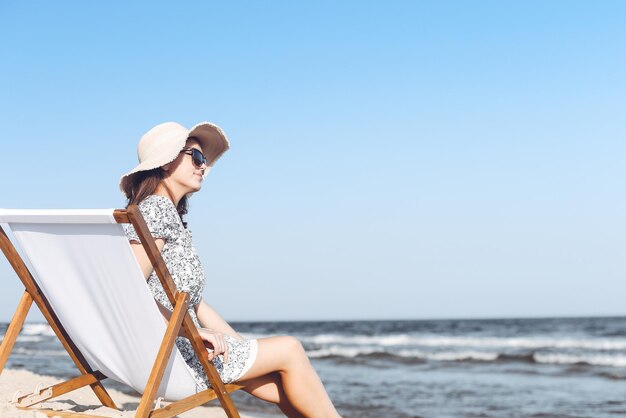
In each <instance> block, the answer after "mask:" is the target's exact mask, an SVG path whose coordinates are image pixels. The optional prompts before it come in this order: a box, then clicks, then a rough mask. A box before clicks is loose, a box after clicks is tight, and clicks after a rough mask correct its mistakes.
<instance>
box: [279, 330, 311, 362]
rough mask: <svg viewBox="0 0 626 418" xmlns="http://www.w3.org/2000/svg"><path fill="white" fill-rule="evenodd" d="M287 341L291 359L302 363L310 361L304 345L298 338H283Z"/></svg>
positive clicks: (286, 346)
mask: <svg viewBox="0 0 626 418" xmlns="http://www.w3.org/2000/svg"><path fill="white" fill-rule="evenodd" d="M283 338H284V339H285V342H284V344H285V349H286V350H287V353H289V357H290V358H292V359H294V360H298V361H302V360H306V361H307V362H308V361H309V357H308V356H307V355H306V351H305V350H304V346H303V345H302V342H301V341H300V340H299V339H297V338H296V337H292V336H287V337H283Z"/></svg>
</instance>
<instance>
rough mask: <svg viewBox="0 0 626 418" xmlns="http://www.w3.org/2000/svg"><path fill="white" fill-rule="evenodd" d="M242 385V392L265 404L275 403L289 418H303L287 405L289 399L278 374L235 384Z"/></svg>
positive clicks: (291, 406)
mask: <svg viewBox="0 0 626 418" xmlns="http://www.w3.org/2000/svg"><path fill="white" fill-rule="evenodd" d="M237 383H238V384H240V385H244V388H243V390H245V391H246V392H248V393H249V394H251V395H253V396H256V397H257V398H259V399H262V400H264V401H267V402H271V403H275V404H276V405H277V406H278V407H279V408H280V410H281V411H282V412H283V414H285V415H286V416H287V417H289V418H305V417H304V415H302V414H301V413H299V412H298V411H297V410H296V409H295V408H294V407H293V405H291V404H290V403H289V399H287V396H286V395H285V391H284V390H283V383H282V379H281V377H280V374H279V373H278V372H275V373H270V374H266V375H265V376H261V377H257V378H254V379H249V380H245V381H243V380H240V381H238V382H237Z"/></svg>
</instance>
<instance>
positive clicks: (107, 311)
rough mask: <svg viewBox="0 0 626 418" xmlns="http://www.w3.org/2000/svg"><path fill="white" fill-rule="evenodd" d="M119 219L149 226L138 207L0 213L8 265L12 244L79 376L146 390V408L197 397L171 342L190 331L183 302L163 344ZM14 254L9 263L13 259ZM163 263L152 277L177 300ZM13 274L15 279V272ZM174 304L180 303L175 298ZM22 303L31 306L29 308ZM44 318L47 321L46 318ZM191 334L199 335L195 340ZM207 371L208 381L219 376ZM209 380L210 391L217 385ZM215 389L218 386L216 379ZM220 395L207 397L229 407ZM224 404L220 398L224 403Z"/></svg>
mask: <svg viewBox="0 0 626 418" xmlns="http://www.w3.org/2000/svg"><path fill="white" fill-rule="evenodd" d="M120 220H121V221H122V222H123V221H124V220H126V221H127V222H133V225H135V227H136V229H137V231H138V232H140V233H141V231H143V232H144V235H145V234H146V231H147V227H145V222H143V219H142V218H141V215H140V213H139V212H138V210H136V208H135V211H134V212H133V210H131V208H129V210H128V212H127V211H120V210H118V211H114V210H112V209H111V210H80V211H79V210H8V209H0V224H4V225H2V229H3V234H2V237H1V238H3V241H2V244H3V246H2V249H3V251H4V252H5V255H7V258H9V261H10V262H11V263H12V265H13V267H14V268H16V265H15V264H16V263H17V264H19V260H18V261H16V260H11V254H10V250H11V249H10V248H8V251H9V253H7V248H5V247H7V246H9V245H12V246H13V247H14V248H15V249H16V250H17V253H18V254H19V256H21V257H20V258H21V261H22V262H23V264H24V267H26V268H27V270H28V272H27V273H30V274H29V275H28V274H27V275H25V274H24V273H23V272H22V275H21V277H20V278H21V279H22V281H23V282H24V280H25V278H24V277H23V276H30V277H31V278H32V280H33V281H34V284H33V286H31V287H32V288H33V289H36V290H37V291H39V292H40V293H41V295H42V296H43V300H42V302H41V303H39V302H38V301H37V300H36V298H35V302H38V305H39V306H40V308H42V306H41V305H44V309H43V310H46V309H47V310H50V311H51V312H50V313H49V316H51V317H52V319H53V320H54V322H57V324H56V325H57V326H58V327H59V328H60V331H61V332H60V333H61V334H66V335H61V336H60V338H62V337H66V339H67V340H68V345H70V346H71V347H74V348H73V349H72V350H73V351H77V352H78V353H74V354H76V357H78V358H79V360H81V359H82V361H83V362H86V363H87V364H86V365H84V367H85V368H86V370H87V373H86V372H85V371H82V370H81V371H82V372H83V374H89V372H94V371H98V372H100V373H102V374H103V375H104V376H106V377H108V378H111V379H114V380H116V381H118V382H121V383H124V384H126V385H128V386H130V387H132V388H133V389H134V390H136V391H137V392H139V393H145V392H146V389H147V388H148V389H150V391H151V394H150V396H149V398H151V399H147V400H146V402H147V401H149V402H150V405H151V404H152V401H153V399H154V397H155V396H159V397H163V398H165V399H166V400H168V401H181V400H183V399H185V398H188V397H190V396H192V397H193V396H195V398H199V397H198V395H196V381H195V379H194V376H193V375H192V373H191V370H190V369H189V367H188V366H187V364H186V363H185V361H184V360H183V358H182V356H181V354H180V352H179V351H178V349H177V348H176V345H175V344H174V339H175V336H176V335H178V330H179V329H180V327H181V323H183V324H186V326H187V328H185V329H186V330H187V331H189V330H190V326H189V323H191V321H190V318H189V316H188V315H186V307H187V304H186V300H185V302H184V307H183V306H182V305H181V306H180V307H177V309H178V311H179V313H180V318H181V319H179V321H178V325H177V326H176V324H172V325H171V327H170V328H172V330H170V331H169V333H170V335H169V337H168V340H167V343H165V339H166V338H167V335H168V334H167V333H168V323H167V322H166V321H165V319H164V318H163V316H162V315H161V313H160V311H159V309H158V307H157V305H156V302H155V300H154V299H153V297H152V294H151V292H150V290H149V289H148V286H147V283H146V280H145V278H144V277H143V274H142V272H141V269H140V267H139V265H138V263H137V261H136V259H135V257H134V254H133V252H132V249H131V247H130V244H129V242H128V240H127V238H126V236H125V234H124V230H123V227H122V225H121V224H120ZM5 232H6V233H5ZM150 238H151V237H150ZM143 241H144V240H143V239H142V242H143ZM146 241H150V240H146ZM150 244H152V245H154V241H153V240H151V241H150V242H147V243H146V244H144V247H145V248H146V250H147V251H148V254H149V256H150V255H151V256H152V257H153V258H155V260H157V259H160V254H158V250H157V251H156V254H155V251H154V249H155V248H156V246H154V247H151V246H150ZM13 257H14V258H15V255H13ZM160 260H161V261H162V259H160ZM154 264H155V263H154V262H153V265H154ZM157 264H158V263H157ZM163 266H164V263H163V265H162V266H160V268H156V267H155V268H156V270H157V273H158V274H159V276H167V277H164V278H161V277H160V278H161V281H162V282H163V281H164V280H165V281H166V282H167V280H168V279H169V282H167V283H164V287H166V286H170V290H171V293H172V294H173V295H174V296H176V295H177V292H176V290H175V287H173V282H172V281H171V277H169V273H168V272H166V269H165V273H163V272H160V270H163V268H164V267H163ZM16 272H18V275H20V272H19V271H18V269H17V268H16ZM25 285H26V292H27V293H28V295H29V296H30V297H34V296H36V295H33V294H32V293H33V290H32V289H31V291H29V283H25ZM25 297H26V294H25ZM176 302H177V303H178V302H179V300H178V299H176ZM28 305H29V306H30V303H29V304H28ZM173 305H175V304H174V303H173ZM175 306H176V305H175ZM18 310H19V307H18ZM26 311H27V309H26ZM175 312H177V311H176V310H175ZM16 316H18V314H17V313H16ZM24 316H25V315H24ZM44 316H46V312H44ZM172 318H174V315H173V317H172ZM17 319H20V318H17ZM47 319H48V322H50V319H49V318H47ZM172 320H173V319H171V320H170V322H171V321H172ZM185 321H187V322H185ZM13 322H15V319H14V321H12V324H11V325H12V326H17V325H19V326H20V327H21V323H19V324H17V323H15V324H14V323H13ZM18 322H19V321H18ZM21 322H23V318H21ZM51 325H53V324H51ZM54 328H55V327H54V326H53V329H54ZM174 328H175V329H174ZM193 329H194V330H195V328H193ZM173 332H174V334H173V335H172V333H173ZM9 334H10V333H9V332H8V331H7V336H10V335H9ZM58 334H59V333H58V332H57V335H58ZM196 334H197V331H196ZM196 337H197V338H199V336H197V335H196ZM190 339H191V338H190ZM5 340H6V336H5ZM62 342H63V341H62ZM6 344H8V343H7V342H6V341H3V346H2V350H0V351H2V352H3V353H4V352H5V351H7V350H9V351H10V349H11V348H12V344H11V347H6ZM167 344H169V350H171V354H168V353H169V352H164V353H165V354H167V357H164V358H163V359H162V363H163V364H160V365H159V367H161V371H160V372H161V373H162V377H161V378H159V379H158V380H159V381H154V378H153V379H152V381H150V379H151V373H156V372H154V370H155V369H156V368H157V366H156V365H155V364H156V363H155V362H156V361H157V358H158V356H159V352H160V350H164V348H163V347H164V346H165V345H167ZM66 348H67V347H66ZM202 349H204V348H203V347H202ZM4 354H5V357H6V356H8V353H4ZM70 354H72V353H70ZM1 359H2V357H0V360H1ZM4 361H6V358H4ZM75 362H76V360H75ZM206 363H208V361H207V362H206ZM209 364H210V363H209ZM3 366H4V362H3V361H0V372H1V370H2V368H3ZM210 367H212V365H210ZM205 368H206V367H205ZM213 371H214V369H213ZM213 371H211V373H210V374H212V375H213V376H209V377H210V378H211V377H213V378H214V377H215V376H216V375H217V374H216V372H215V373H213ZM157 374H158V373H157ZM208 374H209V373H208ZM218 379H219V377H218ZM211 383H212V385H213V386H214V387H215V384H213V382H211ZM89 384H91V383H89ZM217 384H218V386H219V385H221V381H220V382H219V383H217ZM229 386H231V388H230V389H236V387H234V385H229ZM92 387H93V385H92ZM102 390H104V389H102ZM209 390H210V389H209ZM66 392H67V391H66ZM217 392H220V391H219V390H218V391H217ZM223 392H224V393H215V394H214V395H213V398H215V397H220V401H222V399H221V396H220V395H224V394H225V395H226V397H227V399H226V403H230V404H232V401H230V397H228V394H227V393H226V391H225V390H224V391H223ZM105 393H106V391H105ZM107 396H108V395H107ZM205 397H206V396H205ZM143 401H144V400H143V399H142V402H143ZM224 403H225V402H224V401H222V404H223V405H224ZM140 409H141V408H140ZM152 412H154V411H152ZM152 412H151V413H152ZM231 413H232V412H231ZM227 414H229V413H228V411H227ZM232 414H233V415H232V416H238V415H235V414H237V412H236V410H235V412H234V413H232ZM146 416H151V415H150V414H149V415H146ZM155 416H157V415H155ZM159 416H160V415H159ZM164 416H165V415H164ZM229 416H231V415H230V414H229Z"/></svg>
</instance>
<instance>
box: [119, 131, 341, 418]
mask: <svg viewBox="0 0 626 418" xmlns="http://www.w3.org/2000/svg"><path fill="white" fill-rule="evenodd" d="M228 148H229V144H228V139H227V138H226V135H225V134H224V132H223V131H222V130H221V129H220V128H219V127H218V126H216V125H213V124H211V123H208V122H203V123H200V124H198V125H196V126H194V127H193V128H192V129H191V130H187V129H186V128H184V127H183V126H181V125H179V124H177V123H174V122H167V123H163V124H160V125H157V126H155V127H154V128H152V129H151V130H150V131H148V132H147V133H146V134H145V135H144V136H143V137H142V138H141V140H140V141H139V145H138V147H137V150H138V156H139V165H138V166H137V167H135V168H134V169H133V170H132V171H130V172H129V173H127V174H125V175H124V176H122V179H121V181H120V188H121V189H122V191H123V192H124V194H125V195H126V197H127V198H128V204H129V205H131V204H137V205H139V209H140V211H141V213H142V215H143V217H144V219H145V220H146V223H147V225H148V228H149V229H150V233H151V234H152V236H153V237H154V238H155V241H156V245H157V247H158V248H159V251H161V255H162V256H163V259H164V260H165V263H166V265H167V267H168V269H169V271H170V273H171V275H172V278H173V280H174V282H175V283H176V286H177V288H178V290H180V291H185V292H188V293H189V295H190V301H189V314H190V316H191V318H192V320H193V322H194V323H195V325H196V326H197V327H198V332H199V334H200V336H201V337H202V339H203V340H204V341H205V343H206V344H207V345H208V346H209V347H212V350H209V360H210V361H212V362H213V364H214V365H215V366H216V369H217V370H218V373H219V374H220V377H221V378H222V380H223V381H224V383H232V382H237V383H238V384H240V385H243V386H244V390H245V391H246V392H248V393H250V394H252V395H254V396H256V397H258V398H260V399H263V400H266V401H269V402H273V403H275V404H277V405H278V407H279V408H280V409H281V410H282V411H283V413H284V414H285V415H287V416H289V417H338V416H339V414H338V413H337V411H336V410H335V408H334V406H333V404H332V402H331V400H330V398H329V397H328V394H327V393H326V390H325V389H324V386H323V384H322V382H321V380H320V379H319V377H318V375H317V373H316V372H315V370H314V369H313V367H312V366H311V363H310V362H309V359H308V357H307V355H306V353H305V352H304V349H303V347H302V345H301V344H300V342H299V341H298V340H297V339H295V338H293V337H269V338H260V339H258V340H246V339H244V338H242V337H241V336H240V335H239V334H238V333H237V332H236V331H235V330H234V329H233V328H232V327H231V326H230V325H229V324H228V323H227V322H226V321H225V320H224V319H222V317H221V316H220V315H219V314H218V313H217V312H216V311H215V310H214V309H213V308H211V306H209V305H208V304H207V303H206V302H205V301H204V300H203V299H202V288H203V286H204V273H203V270H202V265H201V264H200V260H199V258H198V255H197V253H196V251H195V248H194V246H193V243H192V240H191V232H190V231H189V230H188V229H187V228H186V224H185V223H184V222H183V221H182V215H184V214H186V213H187V202H188V198H189V196H190V195H191V194H192V193H195V192H197V191H199V190H200V189H201V187H202V180H203V179H204V176H206V174H207V172H208V171H209V169H210V168H211V167H212V166H213V164H214V163H215V162H216V161H217V160H218V159H219V158H220V157H221V156H222V154H223V153H224V152H226V151H227V150H228ZM126 233H127V236H128V239H129V240H130V242H131V246H132V248H133V251H134V252H135V256H136V258H137V261H138V262H139V265H140V267H141V270H142V271H143V273H144V275H145V277H146V279H147V280H148V285H149V287H150V290H151V291H152V293H153V295H154V297H155V299H156V301H157V302H158V303H159V307H160V309H161V311H162V312H163V315H164V316H166V317H169V316H170V315H171V311H172V305H171V304H170V302H169V300H168V299H167V296H166V295H165V292H164V290H163V287H162V286H161V283H160V282H159V279H158V278H157V277H156V274H155V272H154V271H153V268H152V265H151V263H150V261H149V260H148V256H147V254H146V252H145V250H144V249H143V247H142V245H141V243H140V241H139V237H138V236H137V233H136V231H135V230H134V228H133V227H132V225H130V226H129V227H128V228H127V231H126ZM176 345H177V347H178V349H179V351H180V352H181V354H182V355H183V358H184V359H185V361H186V362H187V364H188V365H189V367H190V369H191V370H192V372H193V374H194V377H195V378H196V382H197V386H198V389H199V390H202V389H205V388H206V387H207V386H208V381H207V378H206V375H205V374H204V371H203V369H202V366H201V364H200V362H199V361H198V359H197V357H196V355H195V353H194V351H193V349H192V347H191V343H190V342H189V340H188V339H186V338H185V337H178V338H177V340H176Z"/></svg>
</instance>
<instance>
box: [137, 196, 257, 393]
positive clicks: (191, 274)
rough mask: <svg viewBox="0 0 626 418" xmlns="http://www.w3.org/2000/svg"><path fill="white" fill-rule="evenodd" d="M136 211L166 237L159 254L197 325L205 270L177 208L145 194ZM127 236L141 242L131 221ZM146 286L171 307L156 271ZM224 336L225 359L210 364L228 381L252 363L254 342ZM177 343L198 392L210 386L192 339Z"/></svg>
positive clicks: (156, 235)
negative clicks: (225, 345)
mask: <svg viewBox="0 0 626 418" xmlns="http://www.w3.org/2000/svg"><path fill="white" fill-rule="evenodd" d="M139 210H140V212H141V214H142V215H143V217H144V219H145V221H146V224H147V225H148V229H150V233H151V234H152V236H153V237H154V238H162V239H164V240H165V246H164V247H163V251H162V252H161V256H162V257H163V260H164V261H165V264H166V265H167V268H168V269H169V271H170V275H171V276H172V279H173V280H174V283H175V284H176V287H177V289H178V290H179V291H183V292H187V293H188V294H189V315H190V316H191V319H192V320H193V322H194V323H195V324H196V326H197V327H200V324H199V322H198V318H197V317H196V311H195V308H196V305H197V304H198V303H199V302H200V301H201V300H202V289H203V288H204V271H203V269H202V264H200V259H199V257H198V254H197V253H196V249H195V248H194V246H193V242H192V240H191V231H189V230H188V229H186V228H185V227H184V226H183V223H182V220H181V219H180V216H179V215H178V211H177V210H176V207H175V206H174V204H173V203H172V201H171V200H169V199H168V198H167V197H164V196H158V195H151V196H148V197H147V198H145V199H144V200H143V201H142V202H141V203H140V204H139ZM126 236H127V237H128V239H129V241H137V242H140V240H139V237H138V236H137V232H136V231H135V228H134V227H133V226H132V224H127V225H126ZM148 287H149V288H150V291H151V292H152V294H153V295H154V298H155V299H156V300H157V301H158V302H159V303H160V304H161V305H163V306H165V307H166V308H167V309H169V310H170V311H172V310H173V308H172V304H171V303H170V301H169V300H168V298H167V295H166V294H165V291H164V290H163V286H161V282H160V281H159V278H158V277H157V276H156V273H155V272H152V274H151V275H150V277H149V278H148ZM225 339H226V343H227V345H228V362H226V363H224V361H223V356H222V355H220V356H218V357H217V358H216V359H215V360H213V364H214V365H215V367H216V369H217V371H218V373H219V375H220V377H221V378H222V381H223V382H224V383H231V382H233V381H235V380H237V379H239V378H240V377H241V376H242V375H243V374H244V373H245V372H246V371H247V370H248V369H249V368H250V366H252V363H253V362H254V360H255V357H256V348H257V347H256V344H257V342H256V340H238V339H235V338H232V337H230V336H228V335H226V336H225ZM176 346H177V347H178V350H179V351H180V353H181V354H182V356H183V358H184V359H185V361H186V362H187V364H188V365H189V367H190V369H191V371H192V373H193V375H194V377H195V379H196V383H197V389H198V391H200V390H203V389H206V388H207V387H209V386H210V384H209V382H208V380H207V378H206V375H205V373H204V370H203V368H202V365H201V364H200V362H199V361H198V358H197V357H196V354H195V352H194V351H193V347H192V346H191V342H189V340H188V339H187V338H185V337H177V338H176Z"/></svg>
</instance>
